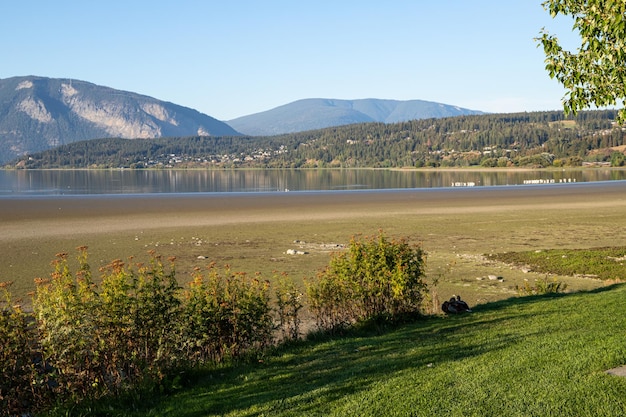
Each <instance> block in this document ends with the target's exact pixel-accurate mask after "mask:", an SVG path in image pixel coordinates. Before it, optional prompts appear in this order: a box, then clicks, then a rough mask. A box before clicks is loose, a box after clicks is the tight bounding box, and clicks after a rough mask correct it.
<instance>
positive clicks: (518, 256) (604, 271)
mask: <svg viewBox="0 0 626 417" xmlns="http://www.w3.org/2000/svg"><path fill="white" fill-rule="evenodd" d="M487 257H488V258H489V259H491V260H496V261H500V262H504V263H508V264H513V265H516V266H518V267H525V268H527V269H529V270H533V271H535V272H539V273H544V274H556V275H569V276H577V275H578V276H586V277H590V278H597V279H601V280H621V279H623V278H624V277H625V276H626V266H625V263H626V247H624V246H617V247H606V248H591V249H549V250H533V251H525V252H507V253H498V254H490V255H487Z"/></svg>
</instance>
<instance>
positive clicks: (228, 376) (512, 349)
mask: <svg viewBox="0 0 626 417" xmlns="http://www.w3.org/2000/svg"><path fill="white" fill-rule="evenodd" d="M624 297H626V286H624V285H616V286H611V287H605V288H602V289H597V290H593V291H591V292H584V293H576V294H569V295H558V296H557V295H552V296H532V297H524V298H513V299H506V300H501V301H498V302H493V303H489V304H483V305H478V306H475V308H474V312H473V313H471V314H466V315H459V316H451V317H439V318H431V319H428V320H425V321H422V322H419V323H415V324H411V325H406V326H402V327H400V328H397V329H386V330H381V329H374V328H370V329H361V330H359V331H355V332H354V333H352V334H348V335H346V336H345V337H341V338H337V339H326V340H318V341H309V342H303V343H301V344H300V345H298V346H293V347H291V348H286V349H284V350H282V351H280V352H278V353H276V354H275V355H271V356H268V357H266V358H264V360H263V361H262V362H260V363H255V364H252V365H247V366H241V367H236V368H227V369H220V370H217V371H213V372H211V373H209V374H207V375H206V376H205V377H204V378H203V379H202V380H201V381H200V382H199V383H197V384H196V385H194V386H193V387H192V388H189V389H186V390H181V391H180V392H178V393H176V394H174V395H169V396H163V397H161V398H159V399H158V400H152V401H155V402H152V403H151V402H150V401H143V402H142V401H140V402H139V403H140V404H142V405H141V406H140V407H139V408H137V409H136V410H135V411H130V410H132V408H133V407H136V406H137V405H138V404H137V402H134V403H133V402H122V403H116V404H113V405H111V406H109V405H107V406H106V413H108V414H109V415H128V416H140V415H141V416H143V415H151V416H189V417H191V416H253V415H254V416H359V417H362V416H383V415H384V416H434V415H463V416H481V417H484V416H502V415H507V416H548V415H550V416H574V415H575V416H599V415H602V416H621V415H623V414H624V412H625V411H626V378H622V377H617V376H613V375H608V374H606V373H605V371H606V370H607V369H609V368H612V367H616V366H619V365H622V364H624V363H625V362H626V343H625V342H624V329H625V328H626V316H624V315H623V314H620V313H616V306H619V305H622V304H623V301H622V300H623V299H624ZM92 412H97V410H96V409H92Z"/></svg>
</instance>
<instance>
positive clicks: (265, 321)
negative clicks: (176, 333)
mask: <svg viewBox="0 0 626 417" xmlns="http://www.w3.org/2000/svg"><path fill="white" fill-rule="evenodd" d="M208 271H209V272H208V274H207V275H206V276H203V275H202V274H200V273H199V271H198V270H197V274H196V276H195V277H194V280H193V281H192V282H191V284H190V287H189V289H188V290H187V291H186V292H185V295H184V299H185V303H184V311H183V314H182V322H183V323H182V325H183V329H184V330H183V331H184V334H183V340H184V345H185V350H186V355H187V357H189V358H191V359H192V360H193V361H194V362H204V361H208V360H212V361H222V360H223V359H225V358H228V357H238V356H241V355H242V354H245V353H249V352H251V351H253V350H260V349H262V348H264V347H267V346H268V345H269V344H270V343H271V341H272V331H273V329H274V323H273V320H272V315H271V311H272V310H271V307H270V300H269V282H267V281H263V282H261V281H260V280H258V279H257V278H253V279H249V278H248V277H247V276H246V274H244V273H233V272H232V271H231V270H230V268H229V267H226V268H225V269H224V271H223V273H220V271H219V270H218V269H217V268H215V264H211V265H210V266H209V270H208Z"/></svg>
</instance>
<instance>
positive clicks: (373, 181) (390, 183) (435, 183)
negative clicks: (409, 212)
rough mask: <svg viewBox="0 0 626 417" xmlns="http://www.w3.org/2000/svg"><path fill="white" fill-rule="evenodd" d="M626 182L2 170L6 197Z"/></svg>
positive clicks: (590, 177)
mask: <svg viewBox="0 0 626 417" xmlns="http://www.w3.org/2000/svg"><path fill="white" fill-rule="evenodd" d="M613 180H626V170H615V169H608V168H591V169H578V170H576V169H574V170H562V171H558V170H536V171H535V170H506V171H505V170H492V171H489V170H459V171H449V170H424V171H422V170H374V169H317V170H288V169H286V170H283V169H272V170H0V196H4V197H6V196H17V195H19V196H25V195H37V196H39V195H85V194H155V193H233V192H236V193H247V192H277V191H280V192H283V191H332V190H384V189H424V188H448V187H490V186H513V185H520V186H533V185H536V184H562V183H580V182H596V181H613Z"/></svg>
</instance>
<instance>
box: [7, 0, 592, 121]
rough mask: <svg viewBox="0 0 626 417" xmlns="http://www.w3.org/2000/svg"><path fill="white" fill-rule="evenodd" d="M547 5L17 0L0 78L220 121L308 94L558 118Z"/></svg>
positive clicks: (400, 0) (560, 28)
mask: <svg viewBox="0 0 626 417" xmlns="http://www.w3.org/2000/svg"><path fill="white" fill-rule="evenodd" d="M542 1H543V0H506V1H502V0H439V1H432V0H385V1H381V0H375V1H370V0H311V1H309V0H298V1H295V0H291V1H280V0H265V1H253V0H221V1H215V0H176V1H162V0H150V1H145V0H124V1H120V0H94V1H84V0H80V1H78V0H77V1H70V0H55V1H50V0H21V1H6V2H3V3H4V4H3V5H2V7H1V8H0V50H1V51H2V55H1V56H2V58H1V62H0V79H3V78H9V77H15V76H26V75H36V76H43V77H51V78H71V79H75V80H82V81H88V82H91V83H94V84H99V85H103V86H107V87H111V88H114V89H118V90H126V91H132V92H136V93H139V94H144V95H147V96H151V97H154V98H157V99H159V100H164V101H169V102H173V103H175V104H178V105H182V106H185V107H191V108H193V109H196V110H198V111H200V112H202V113H205V114H208V115H209V116H212V117H214V118H216V119H219V120H230V119H234V118H237V117H240V116H245V115H249V114H253V113H258V112H262V111H265V110H270V109H272V108H274V107H278V106H281V105H284V104H287V103H290V102H293V101H296V100H300V99H305V98H333V99H345V100H352V99H363V98H377V99H393V100H428V101H434V102H438V103H444V104H451V105H456V106H460V107H464V108H469V109H472V110H481V111H485V112H493V113H510V112H524V111H543V110H561V109H562V108H563V106H562V103H561V100H562V98H563V96H564V94H565V90H564V89H563V88H562V86H561V85H560V84H559V83H558V81H556V80H552V79H550V77H549V76H548V73H547V72H546V70H545V64H544V59H545V56H544V54H543V50H542V49H541V48H538V47H537V45H538V44H537V42H536V41H535V40H534V38H535V37H537V36H539V34H540V31H541V30H542V28H545V29H546V30H547V31H548V32H550V33H551V34H555V35H557V36H558V37H559V39H560V40H561V41H562V42H563V43H564V44H565V45H566V47H567V46H568V45H574V47H575V45H577V44H576V42H578V43H580V42H579V41H578V40H577V38H576V36H575V35H574V34H573V33H572V21H571V20H568V19H566V18H557V19H552V18H551V17H550V15H549V13H548V12H546V11H545V10H544V9H543V7H542V6H541V3H542Z"/></svg>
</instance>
